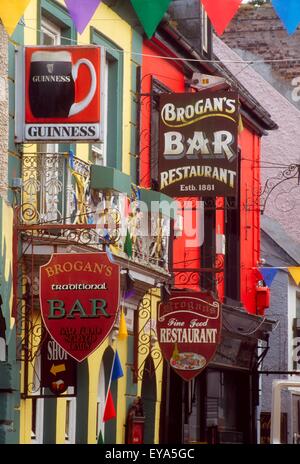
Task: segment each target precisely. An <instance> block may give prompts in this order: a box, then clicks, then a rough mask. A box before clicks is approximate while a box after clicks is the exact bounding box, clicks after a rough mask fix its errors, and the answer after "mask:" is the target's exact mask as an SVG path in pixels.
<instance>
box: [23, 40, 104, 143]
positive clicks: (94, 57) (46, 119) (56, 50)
mask: <svg viewBox="0 0 300 464" xmlns="http://www.w3.org/2000/svg"><path fill="white" fill-rule="evenodd" d="M103 53H104V52H102V49H101V48H100V47H96V46H66V47H65V46H59V47H48V46H47V47H46V46H40V47H25V48H19V49H17V54H16V56H17V58H16V106H17V108H18V112H17V114H18V115H19V117H18V119H17V122H16V141H17V142H25V141H31V142H33V141H38V142H63V143H65V142H67V141H70V142H72V141H76V142H86V141H89V140H90V141H101V139H103V137H102V127H101V123H100V118H101V111H100V110H101V101H100V93H101V84H102V81H103V79H102V76H101V74H102V72H103V71H101V69H102V68H103V64H102V67H101V63H103V62H104V61H103Z"/></svg>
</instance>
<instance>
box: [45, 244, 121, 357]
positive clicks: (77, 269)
mask: <svg viewBox="0 0 300 464" xmlns="http://www.w3.org/2000/svg"><path fill="white" fill-rule="evenodd" d="M119 294H120V269H119V266H118V265H117V264H113V263H111V262H110V261H109V259H108V257H107V255H106V253H85V254H77V253H76V254H53V255H52V257H51V259H50V261H49V262H48V263H47V264H45V265H44V266H41V268H40V305H41V313H42V318H43V321H44V324H45V327H46V329H47V330H48V332H49V333H50V335H51V336H52V338H54V340H55V341H56V342H57V343H58V344H59V345H60V346H61V347H62V348H63V349H64V350H65V351H66V352H67V353H68V354H69V355H70V356H72V358H74V359H76V360H77V361H83V360H84V359H85V358H87V356H89V355H90V354H91V353H93V351H95V350H96V349H97V348H98V347H99V345H100V344H101V343H102V342H103V340H104V339H105V338H106V337H107V336H108V334H109V333H110V331H111V329H112V327H113V325H114V323H115V320H116V315H117V310H118V307H119Z"/></svg>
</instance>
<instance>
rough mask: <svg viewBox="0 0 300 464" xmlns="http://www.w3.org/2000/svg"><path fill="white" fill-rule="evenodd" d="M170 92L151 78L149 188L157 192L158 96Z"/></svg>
mask: <svg viewBox="0 0 300 464" xmlns="http://www.w3.org/2000/svg"><path fill="white" fill-rule="evenodd" d="M171 92H172V91H171V90H170V89H169V88H168V87H166V86H165V85H164V84H162V83H161V82H160V81H158V80H157V79H154V78H152V95H153V98H152V102H151V128H150V131H151V133H150V136H151V160H150V163H151V167H150V170H151V184H152V186H151V188H152V189H153V190H158V187H159V185H158V155H157V154H158V142H159V95H160V94H162V93H171Z"/></svg>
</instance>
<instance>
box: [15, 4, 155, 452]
mask: <svg viewBox="0 0 300 464" xmlns="http://www.w3.org/2000/svg"><path fill="white" fill-rule="evenodd" d="M44 3H45V2H44ZM44 3H43V4H44ZM47 3H49V2H47ZM58 3H61V4H63V2H62V1H59V2H58ZM53 4H54V5H55V2H53ZM38 7H39V2H38V1H36V0H32V1H31V2H30V5H29V7H28V9H27V10H26V13H25V24H26V26H25V44H27V45H33V44H36V43H37V37H38V31H37V29H38V24H39V15H38ZM91 26H92V27H93V28H94V29H96V30H97V31H99V33H100V34H101V35H103V36H104V37H107V38H108V39H109V40H110V41H111V42H113V43H115V44H116V46H117V47H118V48H119V49H120V50H121V52H120V53H122V55H123V70H122V71H123V73H122V75H123V82H122V84H123V93H122V96H121V97H122V108H123V110H122V111H123V113H122V128H121V134H122V135H121V136H122V140H121V145H122V163H121V166H120V167H121V168H122V169H123V172H125V173H128V174H130V172H131V173H132V174H133V175H134V174H135V170H134V166H135V163H134V161H133V160H134V159H135V156H136V153H135V152H134V150H135V145H134V143H133V141H135V132H136V128H137V124H136V115H137V113H136V109H137V108H136V105H135V101H136V84H137V83H136V69H137V67H138V66H139V65H140V62H141V59H140V52H141V49H140V44H141V38H140V36H139V34H138V33H137V32H136V31H135V30H133V29H132V28H131V27H130V26H129V24H128V23H127V22H126V21H125V20H124V19H122V18H121V17H120V16H119V15H117V14H116V13H115V12H114V11H113V10H112V9H110V8H108V7H107V6H106V5H105V4H104V3H102V4H101V5H100V7H99V8H98V10H97V11H96V13H95V15H94V17H93V19H92V22H91ZM90 33H91V31H90V29H89V28H87V29H86V31H85V32H84V34H83V35H78V36H77V43H78V44H80V45H82V44H89V43H90V37H91V35H90ZM72 44H74V43H73V42H72ZM132 51H134V52H135V54H133V55H132V54H131V52H132ZM75 149H76V154H77V156H78V157H80V158H82V159H84V160H85V161H87V160H88V156H89V146H88V145H87V144H80V145H79V144H78V145H77V147H75ZM30 151H31V152H32V151H34V147H30ZM157 298H158V297H157V295H156V294H155V292H154V294H153V295H151V305H152V306H151V310H153V314H152V315H151V319H153V320H154V319H155V317H156V314H155V313H156V303H157ZM133 338H134V337H133V333H129V336H128V338H127V340H125V341H118V340H115V341H113V340H112V339H111V337H109V338H108V339H107V340H106V341H105V342H104V343H103V344H102V346H101V347H100V348H99V349H98V350H97V351H96V352H95V353H94V354H93V355H91V356H90V357H89V359H88V362H87V363H82V365H80V366H79V368H78V374H79V379H78V383H79V388H80V391H79V393H78V397H77V400H76V403H77V404H76V409H77V412H76V415H77V421H76V422H77V424H75V428H76V431H75V435H76V438H75V441H76V443H91V444H92V443H96V423H97V396H98V387H99V372H100V366H101V362H102V360H103V359H104V357H105V353H107V352H106V350H107V349H108V348H109V346H111V347H112V348H113V349H114V350H115V349H116V348H117V349H118V353H119V356H120V360H121V364H122V367H123V372H124V376H123V377H122V378H121V379H119V380H118V381H117V388H116V385H114V386H112V387H113V389H114V391H115V392H117V395H116V396H117V397H116V398H114V399H115V406H116V412H117V417H116V420H112V421H109V424H108V426H107V428H105V429H106V430H105V433H104V440H105V441H107V440H109V441H110V442H112V443H114V442H115V443H124V440H125V427H124V425H125V422H126V417H127V409H128V406H129V405H130V404H131V403H132V401H133V399H134V398H135V397H136V395H137V394H138V393H140V394H141V391H142V387H141V379H139V381H138V383H133V375H132V369H133V362H134V356H133V350H134V343H133ZM143 356H144V355H141V357H140V358H139V360H138V363H139V365H143V362H144V358H143ZM106 367H108V369H110V368H111V366H106ZM33 375H34V373H33V370H32V369H31V370H30V379H29V380H31V381H32V380H33ZM161 377H162V366H161V367H159V368H158V370H157V372H156V390H157V398H156V399H157V401H156V405H155V409H156V416H155V426H156V428H155V437H154V440H155V442H158V435H159V431H158V424H159V408H160V392H161ZM83 398H85V399H83ZM102 400H103V401H104V398H103V399H102ZM67 401H68V400H67V398H59V399H57V401H56V400H52V399H51V400H47V399H46V400H44V405H43V408H44V418H45V420H44V430H43V431H42V435H43V437H44V443H60V444H62V443H65V423H66V407H67ZM50 410H51V411H52V413H51V414H50ZM50 415H51V417H50ZM98 419H99V418H98ZM153 420H154V418H153ZM100 421H101V418H100ZM31 428H32V400H31V399H23V400H22V402H21V436H20V442H21V443H31V440H32V439H31ZM114 429H115V430H116V435H115V436H112V435H111V436H108V435H109V433H113V432H112V431H113V430H114ZM109 430H110V432H109Z"/></svg>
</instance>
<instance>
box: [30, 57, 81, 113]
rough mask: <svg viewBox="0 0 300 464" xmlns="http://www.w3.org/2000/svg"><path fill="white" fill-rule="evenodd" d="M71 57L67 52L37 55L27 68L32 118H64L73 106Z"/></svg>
mask: <svg viewBox="0 0 300 464" xmlns="http://www.w3.org/2000/svg"><path fill="white" fill-rule="evenodd" d="M72 66H73V64H72V57H71V54H70V53H69V52H67V51H46V50H45V51H37V52H34V53H33V54H32V57H31V64H30V81H29V101H30V107H31V111H32V114H33V116H34V117H36V118H45V119H47V118H67V117H68V116H69V112H70V108H71V106H72V105H73V103H74V102H75V83H74V80H73V77H72Z"/></svg>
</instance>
